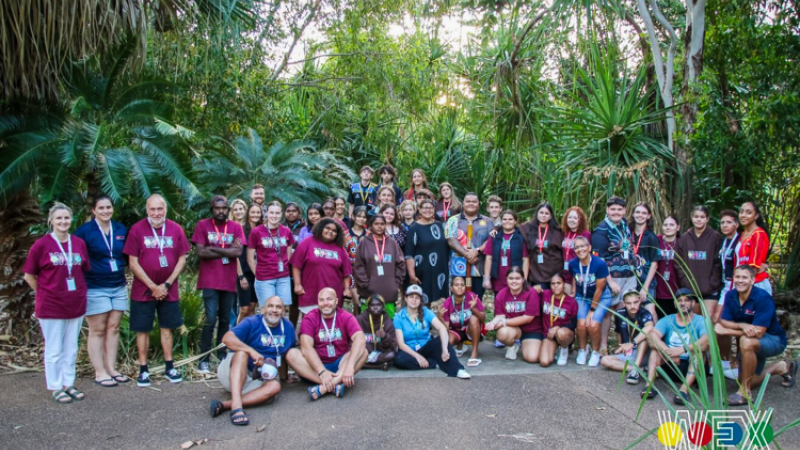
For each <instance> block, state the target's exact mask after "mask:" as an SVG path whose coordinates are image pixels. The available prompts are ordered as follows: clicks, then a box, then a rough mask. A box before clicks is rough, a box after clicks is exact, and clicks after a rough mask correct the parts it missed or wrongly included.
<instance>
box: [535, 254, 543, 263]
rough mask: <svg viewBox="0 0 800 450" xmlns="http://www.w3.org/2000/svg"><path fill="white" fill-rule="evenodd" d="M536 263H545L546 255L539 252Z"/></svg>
mask: <svg viewBox="0 0 800 450" xmlns="http://www.w3.org/2000/svg"><path fill="white" fill-rule="evenodd" d="M536 263H537V264H544V255H543V254H541V253H539V254H538V255H536Z"/></svg>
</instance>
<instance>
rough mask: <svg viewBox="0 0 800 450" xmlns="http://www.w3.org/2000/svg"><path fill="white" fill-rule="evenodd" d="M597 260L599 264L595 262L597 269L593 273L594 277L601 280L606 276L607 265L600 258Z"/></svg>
mask: <svg viewBox="0 0 800 450" xmlns="http://www.w3.org/2000/svg"><path fill="white" fill-rule="evenodd" d="M597 262H598V263H599V264H597V271H596V272H595V273H594V277H595V279H597V280H601V279H603V278H608V265H607V264H606V263H605V262H604V261H602V260H600V261H597ZM590 264H591V263H590Z"/></svg>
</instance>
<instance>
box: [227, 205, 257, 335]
mask: <svg viewBox="0 0 800 450" xmlns="http://www.w3.org/2000/svg"><path fill="white" fill-rule="evenodd" d="M234 203H235V202H234ZM263 222H264V211H263V209H262V208H261V206H259V205H256V204H255V203H253V204H252V205H250V208H248V209H247V220H246V221H245V223H244V226H243V230H244V239H245V240H244V242H242V247H243V249H242V254H241V256H239V258H237V261H236V274H237V277H238V283H237V286H236V294H237V296H238V298H239V303H238V305H239V313H238V314H237V320H236V323H240V322H241V321H242V320H244V318H245V317H250V316H252V315H253V314H255V312H256V305H258V297H257V296H256V288H255V284H256V275H255V273H253V269H252V268H251V267H250V264H248V263H247V249H248V245H249V241H250V234H251V233H252V232H253V230H254V229H256V228H258V227H259V226H260V225H261V224H262V223H263Z"/></svg>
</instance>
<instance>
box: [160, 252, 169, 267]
mask: <svg viewBox="0 0 800 450" xmlns="http://www.w3.org/2000/svg"><path fill="white" fill-rule="evenodd" d="M158 263H159V264H160V265H161V267H167V266H169V263H168V262H167V256H166V255H161V256H159V257H158Z"/></svg>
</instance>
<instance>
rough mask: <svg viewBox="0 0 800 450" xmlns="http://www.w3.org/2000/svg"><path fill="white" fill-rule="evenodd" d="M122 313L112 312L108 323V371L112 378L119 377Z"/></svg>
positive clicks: (109, 314)
mask: <svg viewBox="0 0 800 450" xmlns="http://www.w3.org/2000/svg"><path fill="white" fill-rule="evenodd" d="M122 314H123V312H122V311H110V312H109V313H108V322H106V342H105V347H106V369H107V370H108V373H109V374H110V375H111V376H112V377H115V376H118V375H119V374H120V373H119V372H118V371H117V349H118V348H119V323H120V321H121V320H122Z"/></svg>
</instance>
